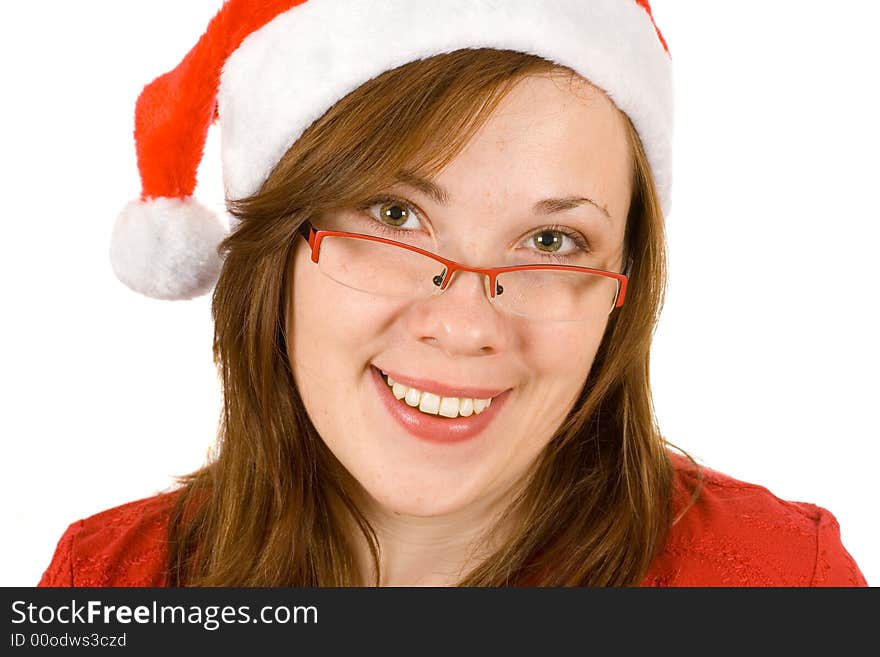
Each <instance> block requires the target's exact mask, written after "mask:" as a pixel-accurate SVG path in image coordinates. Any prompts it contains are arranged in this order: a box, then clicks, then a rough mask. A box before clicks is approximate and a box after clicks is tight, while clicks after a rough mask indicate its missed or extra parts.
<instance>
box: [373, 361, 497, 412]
mask: <svg viewBox="0 0 880 657" xmlns="http://www.w3.org/2000/svg"><path fill="white" fill-rule="evenodd" d="M380 371H381V370H380ZM382 374H383V375H384V376H385V379H386V381H387V383H388V386H389V387H390V388H391V394H393V395H394V397H395V399H402V400H403V401H404V402H406V403H407V404H408V405H410V406H412V407H414V408H415V407H418V409H419V410H420V411H421V412H422V413H428V414H430V415H442V416H443V417H448V418H455V417H458V416H459V415H460V416H461V417H470V416H471V415H473V414H474V413H476V414H477V415H479V414H480V413H482V412H483V411H484V410H486V409H487V408H489V404H491V403H492V399H491V398H489V399H472V398H470V397H440V396H439V395H436V394H434V393H433V392H422V391H421V390H417V389H415V388H410V387H409V386H405V385H403V384H402V383H399V382H397V381H395V380H394V379H392V378H391V377H390V376H388V375H387V374H386V373H385V372H382Z"/></svg>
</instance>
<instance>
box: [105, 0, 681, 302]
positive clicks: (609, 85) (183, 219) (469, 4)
mask: <svg viewBox="0 0 880 657" xmlns="http://www.w3.org/2000/svg"><path fill="white" fill-rule="evenodd" d="M377 43H385V44H389V47H387V48H376V47H375V44H377ZM462 48H497V49H502V50H515V51H520V52H524V53H529V54H534V55H538V56H540V57H543V58H545V59H548V60H550V61H553V62H556V63H557V64H560V65H562V66H567V67H569V68H571V69H573V70H574V71H576V72H577V73H579V74H580V75H582V76H583V77H584V78H586V79H588V80H590V82H592V83H593V84H594V85H596V86H597V87H599V88H601V89H603V90H604V91H605V93H606V94H607V95H608V96H609V98H611V100H612V101H613V102H614V103H615V104H616V105H617V107H618V108H619V109H620V110H621V111H623V112H624V113H625V114H626V115H627V116H628V117H629V118H630V120H631V121H632V123H633V125H634V126H635V129H636V131H637V132H638V134H639V137H640V139H641V141H642V144H643V146H644V148H645V153H646V155H647V159H648V162H649V165H650V167H651V170H652V174H653V177H654V181H655V184H656V187H657V191H658V194H659V198H660V201H661V207H662V209H663V211H664V213H666V212H668V209H669V204H670V183H671V157H672V153H671V151H672V149H671V140H672V79H671V63H670V59H669V53H668V51H667V48H666V43H665V41H664V40H663V36H662V35H661V34H660V31H659V30H658V29H657V27H656V26H655V25H654V21H653V17H652V15H651V8H650V6H649V3H648V0H227V2H226V3H225V4H224V5H223V7H222V8H221V9H220V11H219V12H218V13H217V15H216V16H214V18H213V19H212V20H211V22H210V24H209V25H208V28H207V30H206V31H205V33H204V34H203V35H202V37H201V38H200V39H199V41H198V43H197V44H196V45H195V47H194V48H193V49H192V50H190V52H189V53H187V55H186V57H184V59H183V61H182V62H181V63H180V64H179V65H178V66H177V68H175V69H174V70H172V71H169V72H168V73H165V74H164V75H162V76H160V77H158V78H156V79H155V80H154V81H153V82H151V83H150V84H148V85H147V86H146V87H145V88H144V90H143V92H142V93H141V95H140V97H139V98H138V101H137V106H136V110H135V142H136V146H137V162H138V169H139V171H140V176H141V181H142V191H141V196H140V198H139V199H138V200H135V201H132V202H131V203H129V204H128V206H126V208H125V209H124V210H123V211H122V213H121V214H120V216H119V218H118V219H117V221H116V225H115V227H114V230H113V237H112V245H111V250H110V252H111V261H112V264H113V269H114V271H115V272H116V275H117V276H118V277H119V279H120V280H121V281H122V282H124V283H125V284H126V285H128V286H129V287H131V288H132V289H134V290H136V291H138V292H140V293H142V294H145V295H147V296H150V297H155V298H159V299H189V298H193V297H196V296H199V295H201V294H204V293H206V292H208V291H209V290H210V289H211V287H212V286H213V284H214V283H215V281H216V279H217V276H218V275H219V271H220V268H221V265H222V262H221V260H220V256H219V255H218V253H217V246H218V245H219V243H220V241H221V240H222V239H223V237H224V236H225V234H226V228H225V227H224V224H223V222H221V221H220V220H219V219H218V218H217V217H216V216H215V215H213V213H211V212H210V211H209V210H207V209H206V208H205V207H204V206H202V205H201V204H199V203H198V202H197V201H196V200H195V199H194V198H193V197H192V194H193V191H194V189H195V186H196V170H197V168H198V165H199V161H200V160H201V157H202V152H203V150H204V145H205V139H206V137H207V133H208V128H209V126H210V125H211V124H212V123H213V122H214V121H215V120H219V123H220V137H221V153H222V161H223V179H224V183H225V187H226V195H227V197H228V198H230V199H240V198H244V197H247V196H249V195H251V194H254V193H255V192H257V191H258V190H259V189H260V187H261V185H262V184H263V182H264V181H265V180H266V178H267V177H268V175H269V173H270V172H271V171H272V169H273V168H274V167H275V165H276V164H277V163H278V161H279V160H280V159H281V157H282V156H283V155H284V153H285V152H286V151H287V149H288V148H289V147H290V146H291V145H292V144H293V143H294V142H295V141H296V140H297V139H298V138H299V137H300V135H302V133H303V132H304V131H305V129H306V128H308V126H309V125H310V124H311V123H312V122H314V121H315V120H316V119H318V118H319V117H320V116H321V115H322V114H324V113H325V112H326V111H327V110H328V109H330V107H332V106H333V104H334V103H336V102H337V101H338V100H340V99H341V98H343V97H344V96H345V95H346V94H348V93H350V92H351V91H353V90H355V89H356V88H357V87H359V86H360V85H361V84H363V83H364V82H367V81H368V80H370V79H371V78H374V77H376V76H377V75H379V74H381V73H383V72H384V71H387V70H390V69H393V68H396V67H398V66H401V65H403V64H406V63H408V62H412V61H415V60H418V59H423V58H426V57H430V56H433V55H437V54H441V53H448V52H452V51H454V50H458V49H462Z"/></svg>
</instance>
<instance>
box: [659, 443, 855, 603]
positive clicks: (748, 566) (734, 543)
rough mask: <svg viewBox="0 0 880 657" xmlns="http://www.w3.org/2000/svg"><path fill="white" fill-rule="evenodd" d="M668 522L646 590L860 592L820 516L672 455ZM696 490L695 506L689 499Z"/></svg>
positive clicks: (825, 514)
mask: <svg viewBox="0 0 880 657" xmlns="http://www.w3.org/2000/svg"><path fill="white" fill-rule="evenodd" d="M671 459H672V464H673V467H674V470H675V477H674V495H673V518H674V519H675V518H676V517H678V516H680V517H678V519H677V521H675V522H674V524H673V526H672V528H671V529H670V532H669V535H668V537H667V540H666V545H665V547H664V549H663V550H662V551H661V552H660V554H658V556H657V557H656V559H655V560H654V563H653V565H652V567H651V569H650V571H649V574H648V577H647V578H646V580H645V584H648V585H655V586H663V585H674V586H865V585H866V583H865V578H864V576H863V575H862V573H861V572H860V571H859V568H858V566H857V565H856V563H855V561H854V560H853V558H852V557H851V556H850V554H849V553H848V552H847V551H846V548H844V546H843V544H842V543H841V540H840V527H839V526H838V524H837V520H836V519H835V518H834V516H833V515H832V514H831V512H829V511H828V510H827V509H824V508H822V507H820V506H816V505H815V504H810V503H807V502H790V501H786V500H782V499H780V498H778V497H777V496H776V495H774V494H773V493H771V492H770V491H769V490H768V489H767V488H765V487H764V486H760V485H757V484H752V483H748V482H745V481H740V480H738V479H734V478H733V477H731V476H729V475H726V474H723V473H721V472H717V471H715V470H712V469H709V468H706V467H703V466H699V467H696V466H694V464H693V463H691V462H690V461H689V460H688V459H686V458H685V457H683V456H680V455H678V454H671ZM697 489H698V493H697V497H696V500H695V501H693V503H692V504H691V501H692V493H693V491H694V490H697Z"/></svg>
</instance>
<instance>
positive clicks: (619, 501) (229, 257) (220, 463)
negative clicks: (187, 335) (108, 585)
mask: <svg viewBox="0 0 880 657" xmlns="http://www.w3.org/2000/svg"><path fill="white" fill-rule="evenodd" d="M527 75H554V76H558V77H559V78H560V79H561V80H564V79H566V77H568V79H571V77H570V76H572V75H573V73H572V72H571V71H568V70H567V69H562V68H560V67H558V66H556V65H554V64H551V63H550V62H547V61H545V60H543V59H541V58H538V57H535V56H531V55H525V54H521V53H514V52H509V51H498V50H490V49H479V50H461V51H456V52H453V53H449V54H444V55H438V56H435V57H432V58H429V59H426V60H422V61H417V62H413V63H410V64H407V65H405V66H402V67H400V68H397V69H394V70H392V71H388V72H386V73H384V74H383V75H381V76H379V77H377V78H375V79H373V80H371V81H369V82H367V83H366V84H364V85H362V86H361V87H360V88H358V89H357V90H355V91H353V92H352V93H351V94H349V95H348V96H346V97H345V98H343V99H342V100H341V101H339V102H338V103H336V105H334V106H333V107H332V108H331V109H330V110H329V111H328V112H327V113H326V114H325V115H324V116H323V117H321V118H320V119H319V120H317V121H316V122H315V123H314V124H313V125H312V126H311V127H310V128H309V129H308V130H307V131H306V132H305V133H304V135H303V136H302V137H300V138H299V139H298V140H297V141H296V142H295V143H294V144H293V146H291V147H290V149H289V150H288V151H287V153H286V154H285V155H284V157H283V158H282V159H281V161H280V162H279V163H278V165H277V166H276V167H275V169H274V170H273V172H272V173H271V175H270V176H269V177H268V179H267V180H266V181H265V183H264V184H263V186H262V188H261V189H260V191H259V192H258V193H256V194H255V195H254V196H252V197H250V198H246V199H239V200H234V201H231V202H230V204H229V205H230V211H231V213H232V214H233V215H234V216H235V217H236V218H237V219H238V220H239V224H238V226H237V227H236V229H235V230H234V231H233V232H232V234H231V235H230V236H229V237H228V238H227V239H226V240H225V241H224V242H223V244H222V245H221V247H220V248H221V254H222V255H223V256H224V259H225V262H224V266H223V270H222V273H221V276H220V280H219V282H218V283H217V286H216V289H215V291H214V296H213V305H212V312H213V317H214V322H215V333H214V357H215V361H216V363H217V366H218V368H219V370H220V373H221V375H222V384H223V393H224V399H223V402H224V403H223V414H222V417H221V423H220V430H219V436H218V443H217V448H216V452H215V454H214V456H213V457H212V458H211V460H210V462H209V463H208V464H207V465H206V466H205V467H203V468H202V469H200V470H198V471H196V472H194V473H192V474H190V475H187V476H186V477H182V478H181V481H182V483H183V488H182V491H181V495H180V497H179V500H178V502H177V506H176V508H175V513H174V516H173V519H172V524H171V530H170V540H171V543H170V545H171V546H172V547H171V549H170V550H169V561H168V567H169V573H170V578H169V583H171V584H173V585H232V586H347V585H361V584H363V583H364V582H365V579H366V576H365V574H364V573H362V572H360V569H359V567H358V565H357V558H356V554H355V538H356V537H355V536H352V527H354V528H356V529H355V531H360V532H362V533H363V537H364V538H365V539H366V541H367V544H368V545H369V547H370V551H371V554H372V559H373V566H374V571H375V577H376V580H375V583H376V584H378V583H379V581H380V575H379V546H378V544H377V540H376V535H375V532H374V531H373V529H372V527H371V526H370V523H369V521H368V519H367V518H366V516H365V515H364V514H363V513H362V512H361V510H360V509H359V508H358V505H357V504H356V503H355V498H354V496H353V495H352V493H351V491H352V490H353V488H352V486H353V485H355V482H353V478H352V477H351V475H350V474H349V473H348V472H347V471H345V469H344V468H343V467H342V465H341V464H340V463H339V461H338V460H337V459H336V458H335V457H334V456H333V454H332V453H331V452H330V450H329V449H328V448H327V447H326V445H325V444H324V442H323V441H322V440H321V437H320V436H319V435H318V433H317V431H316V429H315V427H314V426H313V425H312V423H311V421H310V420H309V418H308V415H307V413H306V410H305V408H304V405H303V402H302V399H301V397H300V395H299V393H298V391H297V389H296V386H295V384H294V380H293V375H292V373H291V369H290V365H289V360H288V356H289V355H288V347H287V344H286V340H285V330H284V329H285V321H284V318H285V313H286V307H287V303H288V300H289V298H290V295H291V294H295V290H290V289H289V287H290V285H289V282H290V281H289V279H290V276H289V263H290V262H291V259H292V254H293V249H294V246H295V244H296V240H297V230H298V228H299V227H300V226H301V225H302V223H303V222H304V221H306V220H309V219H310V218H312V217H316V216H318V215H319V214H320V213H321V212H323V211H326V210H328V209H332V208H340V207H349V206H351V205H352V204H354V203H357V202H361V201H363V200H364V199H365V198H367V197H368V196H370V195H371V194H373V193H374V192H375V191H377V190H379V189H382V188H383V187H386V186H388V185H389V184H390V183H391V181H393V180H394V178H395V176H396V174H397V173H398V172H399V171H401V170H403V169H409V170H417V171H419V172H422V173H426V174H431V173H436V172H437V171H439V170H440V169H441V168H442V167H443V166H444V165H445V164H446V163H448V162H449V161H450V160H451V159H452V158H453V157H454V156H455V155H456V154H457V153H458V152H460V151H461V149H462V148H463V147H464V145H465V144H466V143H467V142H468V140H469V139H470V137H471V136H472V135H473V134H474V132H475V131H476V129H477V128H479V126H480V125H481V124H482V123H483V122H485V120H486V119H487V118H488V116H489V115H490V114H491V113H492V111H493V109H494V108H495V107H496V106H497V104H498V102H499V101H500V100H501V99H502V98H503V97H504V94H505V93H506V92H507V91H509V89H510V88H511V87H512V86H513V84H514V83H515V82H516V81H517V80H519V79H521V78H522V77H523V76H527ZM626 124H627V126H628V133H629V139H630V142H631V152H632V164H633V166H632V171H633V181H632V182H633V196H632V202H631V207H630V213H629V217H628V219H627V229H626V235H625V244H624V248H625V253H626V254H628V255H629V256H631V257H632V259H633V266H632V270H631V279H630V280H631V282H630V288H629V290H630V291H629V293H628V296H627V300H626V303H625V304H624V306H623V307H622V308H620V309H618V310H615V311H614V313H613V314H612V316H611V317H610V318H609V323H608V326H607V328H606V332H605V335H604V338H603V341H602V344H601V345H600V347H599V350H598V353H597V354H596V357H595V360H594V363H593V366H592V368H591V371H590V373H589V376H588V378H587V380H586V383H585V385H584V388H583V390H582V392H581V395H580V398H579V400H578V402H577V403H576V404H575V406H574V408H573V411H572V412H571V414H570V415H569V417H567V418H566V420H565V421H564V422H563V424H562V426H560V427H559V429H558V431H557V433H556V435H555V436H554V437H553V439H552V440H551V441H550V443H549V444H548V445H547V447H546V448H545V450H544V451H543V452H542V454H541V456H540V457H539V459H538V461H537V463H535V465H534V467H533V468H532V470H531V472H530V477H529V478H528V480H527V482H526V485H525V486H523V487H522V490H521V492H520V493H519V494H518V495H517V496H516V497H515V498H514V499H512V500H511V502H510V505H509V508H508V511H507V514H506V515H505V518H516V526H515V527H514V529H513V531H510V532H507V533H506V534H505V536H504V537H503V540H502V541H501V542H500V544H499V547H497V549H495V550H494V552H493V553H492V554H491V555H490V556H489V557H488V558H486V559H485V560H484V561H483V562H482V563H481V564H480V565H479V566H477V567H476V568H475V569H474V570H472V571H471V572H470V573H468V574H467V575H466V576H465V577H464V578H463V580H462V581H460V582H459V584H460V585H462V586H503V585H545V586H569V585H634V584H638V583H639V582H640V581H641V580H642V578H643V577H644V575H645V574H646V572H647V570H648V567H649V565H650V563H651V560H652V558H653V557H654V555H655V554H656V552H657V551H658V549H659V548H660V547H661V546H662V544H663V541H664V537H665V534H666V531H667V529H668V527H669V526H670V523H671V522H672V519H671V517H670V515H671V509H670V502H669V501H670V497H671V492H672V469H671V466H670V462H669V458H668V455H667V449H666V446H667V443H666V441H665V440H664V439H663V438H662V436H661V435H660V433H659V431H658V428H657V426H656V422H655V420H654V414H653V408H652V402H651V392H650V387H649V376H648V374H649V372H648V364H649V350H650V344H651V339H652V335H653V331H654V327H655V324H656V321H657V318H658V315H659V312H660V308H661V307H662V304H663V295H664V290H665V283H666V255H665V236H664V230H663V217H662V213H661V211H660V208H659V205H658V200H657V196H656V192H655V189H654V184H653V182H652V178H651V173H650V169H649V167H648V164H647V161H646V158H645V154H644V152H643V150H642V146H641V143H640V141H639V138H638V135H637V134H636V132H635V130H634V129H633V128H632V125H631V124H630V123H629V121H628V120H627V121H626ZM499 526H500V523H499Z"/></svg>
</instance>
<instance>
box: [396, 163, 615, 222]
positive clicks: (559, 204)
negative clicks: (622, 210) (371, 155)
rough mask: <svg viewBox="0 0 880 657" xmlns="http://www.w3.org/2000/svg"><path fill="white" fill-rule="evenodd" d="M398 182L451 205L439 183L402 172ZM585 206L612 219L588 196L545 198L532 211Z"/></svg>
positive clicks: (410, 172)
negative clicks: (589, 206) (591, 207)
mask: <svg viewBox="0 0 880 657" xmlns="http://www.w3.org/2000/svg"><path fill="white" fill-rule="evenodd" d="M397 180H398V181H400V182H402V183H404V184H405V185H409V186H410V187H413V188H415V189H417V190H419V191H420V192H422V193H423V194H425V195H426V196H428V197H430V198H431V199H432V200H433V201H434V202H436V203H437V204H439V205H447V204H448V203H449V193H448V192H447V191H446V190H445V189H443V188H442V187H440V185H438V184H437V183H434V182H431V181H430V180H428V179H427V178H423V177H422V176H420V175H418V174H417V173H415V172H413V171H406V170H404V171H400V172H399V173H398V174H397ZM584 204H587V205H592V206H593V207H595V208H596V209H597V210H599V211H600V212H601V213H602V214H604V215H605V216H606V217H607V218H608V219H611V215H610V214H609V213H608V210H607V209H606V208H605V207H604V206H602V205H599V204H598V203H597V202H596V201H594V200H593V199H591V198H588V197H586V196H563V197H561V198H545V199H542V200H540V201H538V202H537V203H535V205H534V206H532V209H533V212H535V214H553V213H556V212H565V211H566V210H573V209H574V208H576V207H579V206H581V205H584Z"/></svg>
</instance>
